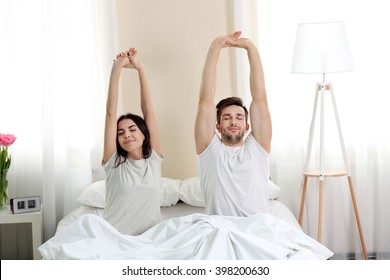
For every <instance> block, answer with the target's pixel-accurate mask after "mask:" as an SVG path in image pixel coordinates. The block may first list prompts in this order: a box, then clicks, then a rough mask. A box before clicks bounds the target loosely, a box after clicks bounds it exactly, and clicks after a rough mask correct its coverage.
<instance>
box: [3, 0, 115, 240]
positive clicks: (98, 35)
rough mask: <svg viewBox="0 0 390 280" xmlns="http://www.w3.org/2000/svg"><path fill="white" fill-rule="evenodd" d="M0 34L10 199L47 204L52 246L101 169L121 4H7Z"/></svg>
mask: <svg viewBox="0 0 390 280" xmlns="http://www.w3.org/2000/svg"><path fill="white" fill-rule="evenodd" d="M0 34H1V37H0V40H1V42H0V57H1V63H0V79H1V83H0V94H1V98H0V132H1V133H11V134H14V135H15V136H16V137H17V140H16V142H15V143H14V144H13V145H12V146H11V148H10V151H11V154H12V164H11V169H10V172H9V175H8V181H9V196H10V197H22V196H35V195H39V196H41V198H42V201H43V208H44V233H45V240H46V239H48V238H50V237H51V236H52V235H53V234H54V232H55V229H56V225H57V223H58V221H59V219H61V218H62V217H63V216H64V215H65V214H67V213H69V212H70V211H71V210H73V209H74V208H75V207H77V206H78V204H77V201H76V199H77V197H78V195H79V194H80V193H81V191H82V190H83V189H84V188H85V187H86V186H87V185H88V184H90V183H91V181H92V178H93V175H94V174H93V172H92V170H99V168H100V160H101V152H102V145H103V143H102V138H103V127H104V113H105V100H106V92H107V88H108V77H109V71H110V66H111V64H112V58H113V57H114V56H115V53H116V52H117V51H116V49H117V48H116V42H117V38H116V37H117V36H116V23H115V2H114V1H104V0H100V1H95V0H82V1H80V0H67V1H60V0H54V1H53V0H12V1H11V0H8V1H6V0H1V7H0Z"/></svg>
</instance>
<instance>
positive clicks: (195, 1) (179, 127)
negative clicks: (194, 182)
mask: <svg viewBox="0 0 390 280" xmlns="http://www.w3.org/2000/svg"><path fill="white" fill-rule="evenodd" d="M232 8H233V1H229V0H214V1H207V0H165V1H153V0H131V1H128V0H117V12H118V17H117V23H118V38H119V49H120V50H126V49H128V48H129V47H133V46H134V47H136V48H137V49H138V51H139V58H140V59H141V60H142V61H143V63H144V65H145V67H146V68H147V70H148V73H149V80H150V84H151V88H152V94H153V101H154V106H155V111H156V115H157V122H158V127H159V131H160V138H161V146H162V152H163V155H164V157H165V161H164V163H163V170H162V172H163V176H165V177H171V178H179V179H184V178H187V177H191V176H196V175H197V158H196V154H195V143H194V134H193V128H194V121H195V114H196V108H197V103H198V92H199V86H200V79H201V73H202V69H203V64H204V60H205V57H206V53H207V50H208V46H209V44H210V42H211V40H213V39H214V38H215V37H216V36H220V35H223V34H228V33H231V32H233V31H234V30H233V16H232V14H233V10H232ZM234 61H235V57H234V52H233V50H224V51H223V52H222V53H221V56H220V61H219V65H218V82H217V96H216V100H217V101H218V100H219V99H221V98H222V97H224V96H227V95H234V93H233V89H234V88H235V87H236V86H235V84H236V82H235V78H234V77H235V74H234V72H233V69H234ZM121 86H122V95H123V99H122V100H123V112H134V113H138V114H140V110H139V97H138V96H139V87H138V77H137V75H136V74H135V72H132V73H126V74H125V75H122V81H121Z"/></svg>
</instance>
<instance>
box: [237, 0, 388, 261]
mask: <svg viewBox="0 0 390 280" xmlns="http://www.w3.org/2000/svg"><path fill="white" fill-rule="evenodd" d="M234 3H235V29H236V30H242V31H243V32H244V34H243V36H247V37H251V38H254V39H255V40H256V42H257V43H258V47H259V49H260V52H261V56H262V60H263V65H264V68H265V76H266V83H267V84H266V86H267V92H268V100H269V104H270V110H271V114H272V121H273V130H274V133H273V144H272V152H271V177H272V179H273V180H274V181H275V182H276V183H277V184H278V185H279V186H281V187H282V193H281V195H280V197H279V199H280V200H281V201H282V202H284V203H285V204H287V205H288V206H289V207H290V209H291V210H292V211H293V212H294V214H295V215H296V217H298V215H299V208H300V201H301V181H302V171H303V166H304V162H305V157H306V144H307V140H308V133H309V128H310V121H311V117H312V110H313V105H314V93H315V87H316V83H317V82H319V81H322V75H314V74H313V75H311V74H306V75H299V74H292V73H291V62H292V54H293V50H294V44H295V34H296V27H297V24H298V23H301V22H329V21H344V22H345V23H346V26H347V31H348V34H349V39H350V43H351V46H352V51H353V56H354V58H355V64H356V70H355V71H352V72H346V73H339V74H328V75H327V76H326V80H327V81H330V82H332V84H333V86H334V90H335V97H336V103H337V107H338V111H339V116H340V122H341V127H342V131H343V136H344V141H345V145H346V149H347V154H348V159H349V163H350V166H351V175H352V181H353V184H354V187H355V195H356V199H357V205H358V210H359V214H360V220H361V223H362V228H363V233H364V238H365V242H366V247H367V252H368V254H369V256H373V257H377V258H389V257H390V253H389V252H390V219H389V216H388V214H387V213H389V211H390V204H389V203H388V201H389V199H390V188H389V185H390V133H389V131H390V130H389V129H388V128H387V122H388V120H389V119H390V110H389V109H388V107H389V105H388V102H387V100H388V97H387V96H388V95H389V94H390V92H389V90H388V87H387V86H386V83H387V80H388V76H389V74H390V71H389V67H388V65H390V53H389V49H390V37H389V36H387V35H385V34H388V33H389V26H390V18H389V17H388V8H387V1H385V0H371V1H352V0H351V1H348V0H345V1H339V0H327V1H322V0H295V1H289V0H275V1H267V0H260V1H238V0H236V1H235V2H234ZM253 10H255V11H257V12H256V15H253V14H254V13H253ZM324 40H326V38H324ZM237 64H238V69H239V70H240V67H241V71H238V73H237V79H238V80H240V79H242V80H243V81H244V82H246V81H247V75H248V73H247V72H248V67H247V65H246V62H245V61H243V60H242V58H240V56H239V55H237ZM237 85H238V89H237V90H238V92H239V94H241V95H242V96H243V97H244V99H245V100H246V101H247V102H248V100H249V98H248V97H249V96H250V95H248V94H249V92H248V91H247V90H246V89H245V87H244V86H240V83H239V82H237ZM326 106H327V107H326V110H327V114H328V115H332V114H333V112H332V107H331V103H330V102H327V103H326ZM317 124H318V120H317ZM327 124H328V125H329V127H328V126H327V127H326V132H325V137H326V139H325V141H326V142H325V145H326V146H325V153H326V155H325V157H326V161H325V164H326V168H327V169H328V170H334V169H338V168H340V166H342V164H343V161H342V154H341V150H340V144H339V142H338V138H337V130H336V123H335V122H334V120H332V119H329V121H328V120H327ZM332 125H333V127H332ZM317 140H318V138H317ZM314 143H317V144H316V145H315V147H314V149H316V151H318V144H319V141H318V142H316V138H314ZM318 158H319V156H318V152H315V153H313V157H312V159H311V162H312V163H313V164H315V163H316V162H318ZM306 203H307V204H306V207H305V208H306V209H305V216H304V220H303V229H304V230H305V232H306V233H308V234H309V235H310V236H312V237H313V238H317V209H318V180H317V179H311V180H309V185H308V194H307V199H306ZM322 242H323V243H324V244H325V245H326V246H328V247H329V248H330V249H331V250H333V251H334V252H335V253H336V256H338V257H349V256H352V257H356V258H361V256H362V255H361V254H362V250H361V244H360V239H359V234H358V230H357V225H356V221H355V216H354V212H353V208H352V201H351V195H350V192H349V188H348V182H347V179H346V178H345V177H342V178H334V179H326V180H325V189H324V204H323V232H322Z"/></svg>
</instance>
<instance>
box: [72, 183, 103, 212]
mask: <svg viewBox="0 0 390 280" xmlns="http://www.w3.org/2000/svg"><path fill="white" fill-rule="evenodd" d="M77 201H78V202H80V203H81V204H84V205H87V206H92V207H97V208H104V207H105V206H106V181H105V180H102V181H96V182H95V183H93V184H91V185H89V186H88V187H87V188H86V189H85V190H84V191H83V193H82V194H81V195H80V196H79V198H78V199H77Z"/></svg>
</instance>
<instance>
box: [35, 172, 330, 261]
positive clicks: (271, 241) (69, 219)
mask: <svg viewBox="0 0 390 280" xmlns="http://www.w3.org/2000/svg"><path fill="white" fill-rule="evenodd" d="M268 193H269V205H270V213H263V214H258V215H253V216H251V217H226V216H225V217H222V216H215V215H206V214H205V208H204V206H205V204H204V199H203V195H202V192H201V189H200V183H199V179H198V178H197V177H191V178H187V179H184V180H179V179H172V178H162V186H161V219H162V220H161V222H160V223H159V224H157V225H155V226H154V227H152V228H151V229H149V230H148V231H146V232H145V233H143V234H141V235H138V236H129V235H122V234H120V233H119V232H118V231H117V230H115V229H114V228H113V227H112V226H111V225H110V224H109V223H108V222H106V221H105V220H104V219H103V218H102V216H103V212H104V206H105V182H104V180H101V181H97V182H95V183H93V184H91V185H90V186H89V187H88V188H86V189H85V191H84V192H83V193H82V194H81V195H80V197H79V198H78V202H80V204H81V205H80V207H78V208H77V209H75V210H74V211H72V212H71V213H69V214H68V215H66V216H65V217H64V218H63V219H62V220H61V221H60V222H59V223H58V226H57V230H56V233H55V236H53V237H52V238H50V239H49V240H48V241H46V242H45V243H44V244H43V245H41V246H40V247H39V248H38V249H39V251H40V253H41V255H42V257H43V259H202V260H204V259H218V260H227V259H229V260H231V259H240V260H242V259H247V260H248V259H251V260H253V259H267V260H273V259H283V260H296V259H300V260H301V259H320V260H323V259H328V258H330V257H331V256H332V255H333V253H332V252H331V251H330V250H329V249H327V248H326V247H325V246H323V245H322V244H320V243H318V242H317V241H315V240H314V239H312V238H311V237H309V236H308V235H306V234H305V233H304V232H303V231H302V229H301V227H300V226H299V224H298V222H297V220H296V218H295V216H294V215H293V214H292V212H291V211H290V210H289V209H288V207H286V206H285V205H284V204H283V203H281V202H280V201H278V200H277V197H278V195H279V193H280V188H279V187H278V186H277V185H275V184H274V183H273V182H272V181H269V187H268Z"/></svg>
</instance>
